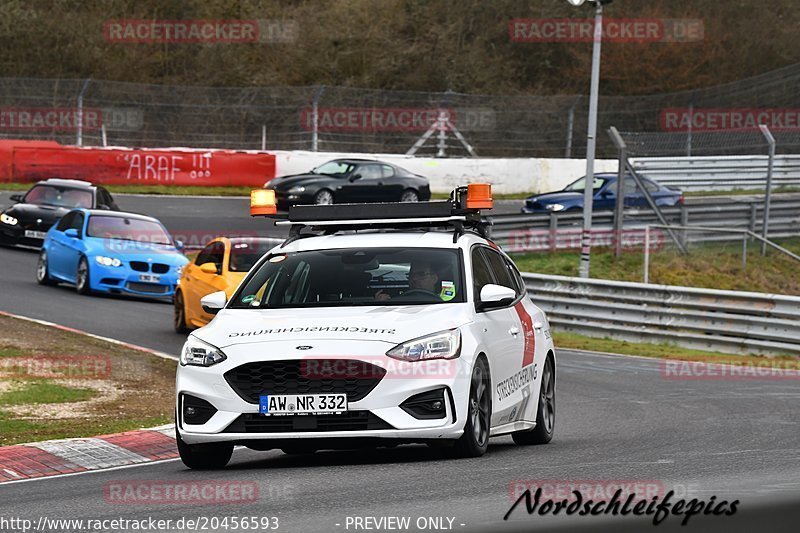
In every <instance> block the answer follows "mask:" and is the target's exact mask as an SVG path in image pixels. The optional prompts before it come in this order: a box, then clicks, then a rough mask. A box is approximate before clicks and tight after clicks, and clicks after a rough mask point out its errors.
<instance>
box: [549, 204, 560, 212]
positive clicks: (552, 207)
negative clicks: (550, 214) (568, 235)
mask: <svg viewBox="0 0 800 533" xmlns="http://www.w3.org/2000/svg"><path fill="white" fill-rule="evenodd" d="M544 208H545V209H547V210H548V211H563V210H564V206H563V205H561V204H547V205H546V206H544Z"/></svg>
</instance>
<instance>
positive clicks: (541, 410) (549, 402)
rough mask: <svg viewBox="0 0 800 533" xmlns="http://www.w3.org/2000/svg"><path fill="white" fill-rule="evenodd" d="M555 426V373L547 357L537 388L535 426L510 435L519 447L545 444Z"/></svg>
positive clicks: (551, 359) (551, 361)
mask: <svg viewBox="0 0 800 533" xmlns="http://www.w3.org/2000/svg"><path fill="white" fill-rule="evenodd" d="M555 425H556V373H555V369H554V368H553V358H552V357H550V356H549V355H548V356H547V359H545V362H544V369H543V370H542V383H541V385H540V387H539V407H538V408H537V409H536V426H535V427H534V428H533V429H526V430H525V431H517V432H516V433H512V434H511V438H512V439H514V442H515V443H517V444H520V445H529V444H547V443H548V442H550V441H551V440H552V439H553V430H554V429H555Z"/></svg>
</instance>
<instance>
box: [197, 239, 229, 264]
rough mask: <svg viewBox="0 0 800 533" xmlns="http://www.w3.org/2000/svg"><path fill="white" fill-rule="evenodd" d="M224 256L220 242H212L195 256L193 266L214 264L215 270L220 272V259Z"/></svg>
mask: <svg viewBox="0 0 800 533" xmlns="http://www.w3.org/2000/svg"><path fill="white" fill-rule="evenodd" d="M224 256H225V244H223V243H222V242H220V241H216V242H212V243H210V244H209V245H208V246H206V247H205V248H203V250H202V251H201V252H200V253H199V254H197V258H196V259H195V260H194V264H196V265H198V266H200V265H203V264H205V263H214V265H216V267H217V270H218V271H221V270H222V258H223V257H224Z"/></svg>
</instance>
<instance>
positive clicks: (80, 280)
mask: <svg viewBox="0 0 800 533" xmlns="http://www.w3.org/2000/svg"><path fill="white" fill-rule="evenodd" d="M90 275H91V274H90V272H89V261H87V260H86V256H81V258H80V260H79V261H78V270H77V271H76V272H75V290H76V291H78V294H89V293H90V292H92V290H91V289H90V287H91V284H90V282H89V280H90V277H89V276H90Z"/></svg>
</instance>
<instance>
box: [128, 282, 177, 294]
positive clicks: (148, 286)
mask: <svg viewBox="0 0 800 533" xmlns="http://www.w3.org/2000/svg"><path fill="white" fill-rule="evenodd" d="M128 289H130V290H132V291H136V292H146V293H149V294H166V293H168V292H169V285H157V284H155V283H139V282H138V281H129V282H128Z"/></svg>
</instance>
